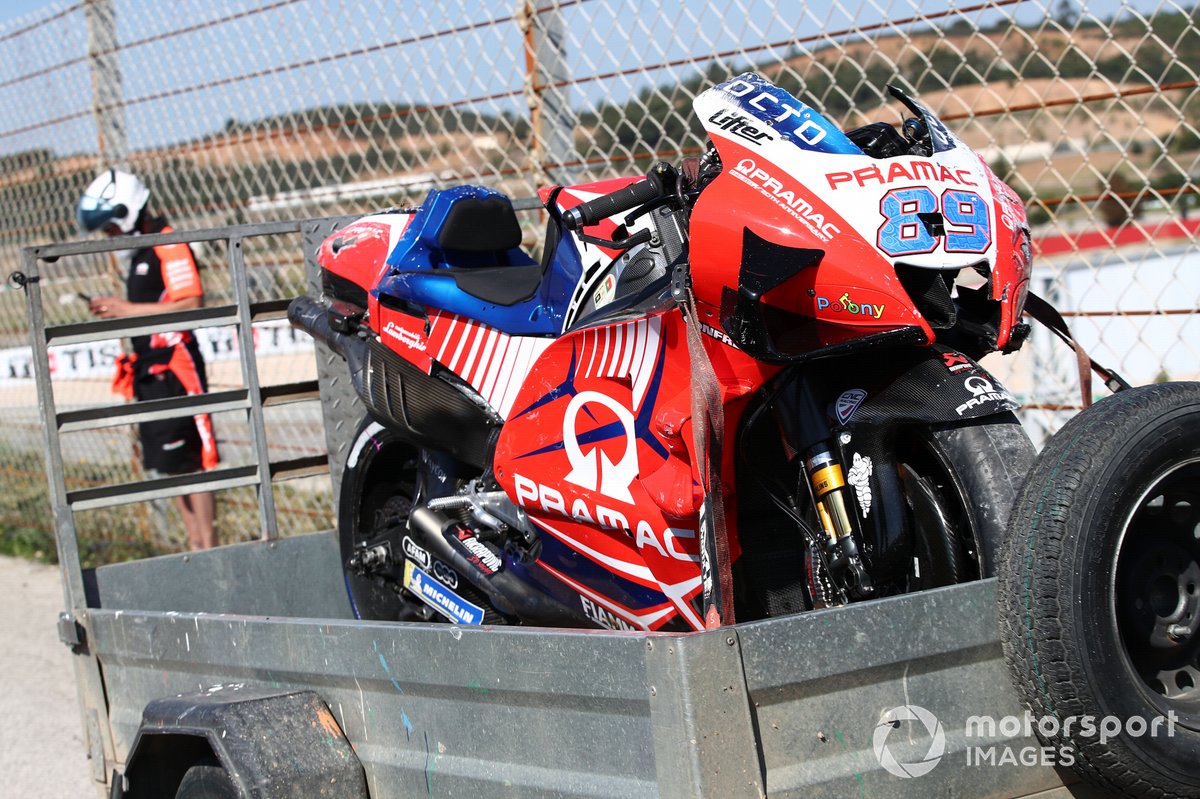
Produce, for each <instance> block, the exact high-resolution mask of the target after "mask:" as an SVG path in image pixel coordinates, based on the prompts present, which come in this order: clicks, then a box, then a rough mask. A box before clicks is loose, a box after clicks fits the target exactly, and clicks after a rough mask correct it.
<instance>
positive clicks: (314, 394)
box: [259, 380, 321, 408]
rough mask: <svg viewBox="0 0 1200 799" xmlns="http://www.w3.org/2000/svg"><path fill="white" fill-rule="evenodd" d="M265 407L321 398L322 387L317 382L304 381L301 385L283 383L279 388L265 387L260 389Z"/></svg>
mask: <svg viewBox="0 0 1200 799" xmlns="http://www.w3.org/2000/svg"><path fill="white" fill-rule="evenodd" d="M259 396H260V397H262V404H263V407H264V408H265V407H268V406H271V405H286V404H288V403H289V402H304V401H305V400H314V399H320V398H321V386H320V383H319V382H318V381H316V380H303V381H301V382H299V383H282V384H280V385H277V386H263V387H262V388H261V389H259Z"/></svg>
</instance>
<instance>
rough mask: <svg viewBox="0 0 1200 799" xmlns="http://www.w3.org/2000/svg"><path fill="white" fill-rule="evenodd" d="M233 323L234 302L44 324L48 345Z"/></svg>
mask: <svg viewBox="0 0 1200 799" xmlns="http://www.w3.org/2000/svg"><path fill="white" fill-rule="evenodd" d="M135 319H136V322H135V321H134V320H135ZM237 323H238V313H237V306H236V305H213V306H210V307H208V308H193V309H190V310H187V311H172V312H171V313H161V314H153V315H152V316H138V317H130V316H126V317H120V318H117V319H101V320H99V321H96V322H76V323H73V324H69V325H57V326H55V327H48V328H46V343H47V344H49V345H51V346H62V345H65V344H83V343H85V342H89V341H107V340H108V339H113V338H126V337H133V336H148V335H152V334H154V333H170V332H173V331H176V330H194V329H196V328H200V327H225V326H232V325H236V324H237Z"/></svg>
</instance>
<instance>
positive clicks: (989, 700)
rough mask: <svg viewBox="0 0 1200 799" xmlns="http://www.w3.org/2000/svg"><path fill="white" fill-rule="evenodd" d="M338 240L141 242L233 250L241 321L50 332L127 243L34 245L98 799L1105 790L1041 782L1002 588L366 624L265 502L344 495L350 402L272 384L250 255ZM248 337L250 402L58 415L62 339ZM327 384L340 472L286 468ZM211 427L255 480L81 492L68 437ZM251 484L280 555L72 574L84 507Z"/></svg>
mask: <svg viewBox="0 0 1200 799" xmlns="http://www.w3.org/2000/svg"><path fill="white" fill-rule="evenodd" d="M344 222H345V220H336V219H332V220H331V219H325V220H310V221H305V222H284V223H274V224H260V225H249V226H239V227H228V228H220V229H214V230H206V231H200V232H190V233H172V234H166V235H156V236H146V237H143V238H142V240H141V242H140V243H141V245H142V246H150V245H155V244H164V243H171V242H180V241H185V240H186V241H192V242H196V241H222V240H223V241H226V242H227V243H228V252H229V263H228V268H229V269H230V270H231V278H232V285H233V287H234V294H235V297H236V302H235V303H234V304H233V305H230V306H224V307H208V308H203V309H198V310H192V311H186V312H182V313H177V314H170V315H163V316H157V317H142V318H137V319H132V320H130V319H125V320H105V321H95V322H88V323H84V324H76V325H67V326H57V327H50V328H47V327H46V326H45V323H44V316H43V313H42V299H41V293H42V287H41V286H40V285H39V267H40V265H41V264H42V263H43V262H48V261H52V260H55V259H57V258H59V257H63V256H70V255H79V254H84V253H96V252H102V251H112V250H117V249H121V248H122V246H123V245H122V243H121V242H120V241H105V242H88V243H71V244H61V245H54V246H43V247H33V248H29V249H26V250H24V252H23V271H24V276H25V277H24V280H25V289H26V294H27V301H28V308H29V317H30V321H31V331H32V333H31V337H32V342H33V350H34V360H35V373H36V380H37V384H38V389H39V402H40V407H41V412H42V414H43V422H44V430H45V445H46V452H47V459H48V471H49V479H50V489H51V492H50V493H51V501H52V505H53V512H54V519H55V526H56V534H57V541H58V555H59V561H60V563H61V569H62V580H63V587H64V600H65V604H66V611H65V612H64V613H63V614H62V616H61V620H60V634H61V637H62V640H63V642H64V643H65V644H66V645H68V646H69V647H70V648H71V651H72V652H73V653H74V655H75V657H74V667H75V673H76V677H77V682H78V689H79V699H80V705H81V708H82V713H83V725H84V730H85V735H86V741H87V746H88V755H89V757H90V760H91V774H92V777H93V779H94V781H95V784H96V787H97V791H98V795H100V796H107V797H110V799H119V797H139V798H141V797H148V796H149V797H158V796H165V797H171V796H174V795H175V791H176V789H177V786H178V785H179V782H180V779H181V777H182V776H183V774H184V773H185V771H186V770H187V769H188V768H189V767H190V766H192V765H195V764H204V763H209V764H214V763H219V765H220V766H222V767H223V768H224V769H225V771H226V773H227V774H228V775H229V777H230V778H231V780H232V783H233V785H234V786H235V788H236V791H237V792H238V793H239V794H240V795H241V796H243V797H314V796H323V797H325V796H327V797H367V796H370V797H407V796H431V797H432V796H464V795H486V796H491V797H521V798H522V799H526V798H528V797H566V796H589V797H693V796H705V797H720V798H722V799H724V798H726V797H760V796H764V795H769V796H771V797H775V798H776V799H781V798H782V797H875V796H884V797H888V799H898V797H930V796H946V797H1018V796H1035V795H1036V796H1039V797H1065V796H1083V795H1087V794H1086V792H1085V791H1084V790H1083V789H1082V788H1080V787H1078V786H1072V787H1065V786H1064V781H1068V782H1069V781H1071V780H1073V779H1074V777H1073V776H1072V775H1071V774H1070V773H1069V772H1066V771H1064V772H1062V773H1059V772H1058V771H1056V770H1055V769H1053V768H1050V767H1048V766H1044V765H1029V763H1031V762H1032V761H1036V760H1038V752H1040V751H1041V750H1040V749H1039V747H1040V744H1039V743H1038V742H1037V740H1036V739H1035V738H1033V737H1032V736H1030V735H1029V730H1028V729H1027V728H1021V729H1017V727H1018V726H1020V725H1017V724H1013V723H1011V722H1012V721H1013V718H1014V717H1015V718H1017V719H1019V718H1021V716H1022V712H1023V711H1022V708H1021V707H1020V705H1019V704H1018V701H1017V698H1016V695H1015V693H1014V691H1013V689H1012V688H1011V686H1010V682H1009V675H1008V673H1007V670H1006V668H1005V665H1004V662H1003V659H1002V656H1001V652H1000V644H999V643H998V639H997V627H996V622H995V610H994V606H995V581H994V580H985V581H982V582H978V583H974V584H970V585H963V586H956V587H951V588H945V589H940V590H935V591H929V592H925V593H919V594H912V595H907V596H901V597H895V598H889V599H881V600H878V601H873V602H865V603H861V604H855V605H851V606H848V607H843V608H838V609H831V610H823V611H818V612H812V613H807V614H801V615H797V616H792V617H787V618H778V619H772V620H768V621H759V622H752V623H745V624H738V625H734V626H730V627H726V628H723V629H719V630H713V631H708V632H700V633H692V634H656V633H642V632H607V631H579V630H552V629H533V628H521V627H496V628H464V627H458V626H454V625H450V624H400V623H385V622H372V621H359V620H356V619H355V618H354V617H353V614H352V612H351V609H350V606H349V602H348V600H347V596H346V590H345V587H344V584H343V579H342V570H341V565H340V558H339V553H338V544H337V539H336V534H335V533H334V532H325V533H318V534H312V535H306V536H298V537H290V538H278V537H277V535H276V528H275V519H274V504H273V499H272V491H271V483H272V481H273V480H279V479H284V478H287V477H291V476H295V475H300V474H311V473H313V471H314V470H316V469H319V468H329V470H330V473H331V476H332V479H333V480H334V481H335V485H336V481H337V478H338V476H339V469H338V465H339V464H340V463H341V460H342V457H343V452H344V449H345V447H346V444H347V442H346V439H347V437H348V434H349V429H348V428H349V426H350V420H351V419H352V418H354V417H356V416H357V414H358V411H357V410H356V409H355V407H354V403H355V402H356V400H354V399H353V397H352V391H351V390H350V389H348V387H347V385H346V384H347V382H348V381H347V380H344V379H342V378H341V377H340V372H341V368H340V361H337V359H336V357H335V356H330V355H329V354H328V353H319V355H318V361H319V364H318V366H319V373H320V375H321V379H320V380H319V381H318V382H319V386H318V385H314V384H311V383H308V384H296V385H290V386H284V387H276V388H272V389H271V390H269V391H264V390H262V389H261V388H260V386H259V384H258V378H257V366H256V363H255V357H254V348H253V346H252V338H251V324H252V323H253V322H254V321H257V320H260V319H265V318H270V317H273V316H275V317H277V316H280V315H282V313H283V310H284V308H283V303H280V302H275V303H265V304H255V303H252V302H250V300H249V296H248V295H249V292H248V287H247V286H248V284H247V279H246V267H245V262H244V259H243V255H242V242H243V241H245V240H246V239H248V238H250V237H254V236H262V235H277V234H284V233H301V234H302V235H303V237H304V245H303V246H304V252H305V253H306V254H309V257H310V258H311V254H313V253H314V252H315V250H316V244H317V243H318V242H319V241H320V240H321V239H322V238H324V236H325V235H326V234H327V233H329V232H331V231H332V230H334V229H336V228H337V227H338V226H339V225H340V224H343V223H344ZM124 246H127V245H124ZM309 269H310V280H311V279H313V278H314V276H315V269H314V267H313V265H312V264H311V263H310V265H309ZM230 324H232V325H235V326H236V327H237V330H238V341H239V343H240V345H241V347H240V349H241V353H242V358H243V361H242V370H243V376H244V378H245V388H244V389H240V390H235V391H222V392H216V393H210V394H207V395H204V396H201V397H191V398H187V399H186V401H181V400H178V399H175V400H160V401H154V402H143V403H137V404H134V405H114V406H107V407H102V408H94V409H86V410H80V411H69V412H59V411H57V410H56V408H55V404H54V396H53V390H52V386H51V381H50V371H49V364H48V360H47V348H48V347H49V346H50V345H55V344H63V343H70V342H85V341H95V340H99V339H104V338H112V337H116V336H127V335H130V334H133V333H139V332H145V331H151V330H153V331H158V332H162V331H167V330H180V329H188V328H196V327H200V326H206V325H230ZM318 390H319V392H320V398H321V401H322V404H323V407H324V410H325V418H326V436H327V439H328V444H329V453H330V454H329V458H328V463H324V462H323V463H314V462H312V461H311V460H309V461H301V462H295V461H293V462H275V463H272V462H270V460H269V459H268V457H267V452H268V450H267V446H266V440H265V426H264V424H263V406H264V405H266V404H270V403H275V402H284V401H292V400H298V399H304V398H312V397H315V396H316V395H317V392H318ZM219 410H220V411H225V410H241V411H245V412H246V413H247V415H248V417H247V418H248V420H249V427H250V430H251V437H252V445H253V447H254V450H255V452H256V453H257V456H258V461H257V463H256V464H253V465H251V466H244V467H227V468H220V469H217V470H215V471H211V472H206V473H202V474H197V475H189V476H185V477H173V478H166V479H159V480H151V481H147V482H143V483H138V484H129V485H118V486H109V487H101V488H87V489H83V490H76V491H68V490H67V489H66V486H65V483H64V475H63V462H62V453H61V450H60V446H59V436H60V434H62V433H65V432H69V431H74V430H83V429H92V428H99V427H105V426H112V425H118V424H128V423H131V422H135V421H140V420H147V419H153V418H165V417H171V416H181V415H191V414H194V413H197V412H201V411H209V412H213V411H219ZM322 460H323V461H324V459H322ZM245 485H253V486H257V488H258V491H259V498H260V505H261V515H260V521H261V525H262V540H261V541H256V542H253V543H247V544H238V545H232V546H225V547H221V548H218V549H216V550H210V551H206V552H197V553H191V554H184V555H169V556H164V557H159V558H151V559H147V560H141V561H133V562H128V563H121V564H114V565H108V566H103V567H100V568H97V569H95V570H87V571H84V570H81V568H80V560H79V553H78V548H77V541H76V531H75V525H74V512H76V511H80V510H85V509H88V508H97V507H105V506H111V505H117V504H122V503H132V502H140V501H145V500H148V499H151V498H159V497H167V496H174V495H177V494H183V493H191V492H193V491H196V490H205V489H208V490H218V489H223V488H230V487H234V486H245ZM910 706H919V708H924V709H926V710H928V711H930V712H931V713H932V714H933V717H936V718H935V719H934V720H933V722H932V723H930V722H929V719H930V718H932V717H929V716H928V715H926V717H925V719H921V718H915V717H913V716H912V714H911V713H909V714H905V713H904V708H905V707H910ZM971 717H974V719H972V718H971ZM983 717H990V718H991V719H993V720H1000V723H999V724H998V725H995V724H994V725H992V726H991V727H988V726H986V725H983V724H981V723H980V719H982V718H983ZM1006 722H1008V723H1006ZM972 724H973V725H974V726H971V725H972ZM881 764H886V765H887V766H888V767H891V770H890V771H889V770H888V768H885V766H884V765H881ZM893 772H898V773H899V774H900V775H901V776H896V774H895V773H893ZM921 772H927V773H923V774H922V773H921ZM906 774H909V775H918V774H919V776H911V777H905V776H904V775H906ZM199 795H204V794H199Z"/></svg>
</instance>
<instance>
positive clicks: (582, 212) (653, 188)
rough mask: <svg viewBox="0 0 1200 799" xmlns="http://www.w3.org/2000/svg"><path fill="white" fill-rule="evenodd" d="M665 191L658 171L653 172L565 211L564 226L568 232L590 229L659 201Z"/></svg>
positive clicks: (563, 216)
mask: <svg viewBox="0 0 1200 799" xmlns="http://www.w3.org/2000/svg"><path fill="white" fill-rule="evenodd" d="M663 191H664V188H663V181H662V178H661V177H660V176H659V174H658V173H657V172H656V171H652V172H651V173H650V174H649V175H647V176H646V179H645V180H641V181H638V182H637V183H633V184H631V185H629V186H626V187H625V188H623V189H617V190H616V191H614V192H613V193H612V194H605V195H604V196H603V197H597V198H596V199H594V200H588V201H587V202H583V203H580V204H579V205H577V206H575V207H574V208H568V209H567V210H565V211H563V213H562V220H563V225H564V226H566V228H567V229H568V230H580V229H581V228H584V227H590V226H591V225H595V224H596V223H598V222H599V221H600V220H601V219H605V218H607V217H610V216H612V215H614V214H619V213H621V212H622V211H628V210H630V209H632V208H637V207H638V206H639V205H645V204H646V203H648V202H650V201H651V200H657V199H658V198H659V197H661V196H662V195H663Z"/></svg>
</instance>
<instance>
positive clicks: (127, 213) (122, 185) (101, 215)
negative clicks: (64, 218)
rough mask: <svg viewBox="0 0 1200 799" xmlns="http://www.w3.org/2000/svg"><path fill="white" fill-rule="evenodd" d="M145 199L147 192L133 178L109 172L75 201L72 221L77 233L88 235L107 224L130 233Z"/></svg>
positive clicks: (117, 172)
mask: <svg viewBox="0 0 1200 799" xmlns="http://www.w3.org/2000/svg"><path fill="white" fill-rule="evenodd" d="M149 197H150V190H149V189H147V188H146V185H145V184H144V183H142V181H140V180H138V178H137V176H136V175H131V174H129V173H128V172H122V171H120V170H118V169H109V170H106V171H104V172H102V173H101V174H100V175H99V177H97V178H96V179H95V180H93V181H92V184H91V185H90V186H88V187H87V190H86V191H84V193H83V196H82V197H80V198H79V205H78V206H77V207H76V208H75V220H76V221H77V222H78V223H79V230H80V232H81V233H91V232H93V231H96V230H99V229H100V228H102V227H104V226H105V225H108V224H112V225H116V226H117V227H119V228H120V229H121V232H122V233H132V232H133V226H134V225H135V224H136V223H137V218H138V215H139V214H140V213H141V212H142V209H143V208H145V207H146V200H147V199H149Z"/></svg>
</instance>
